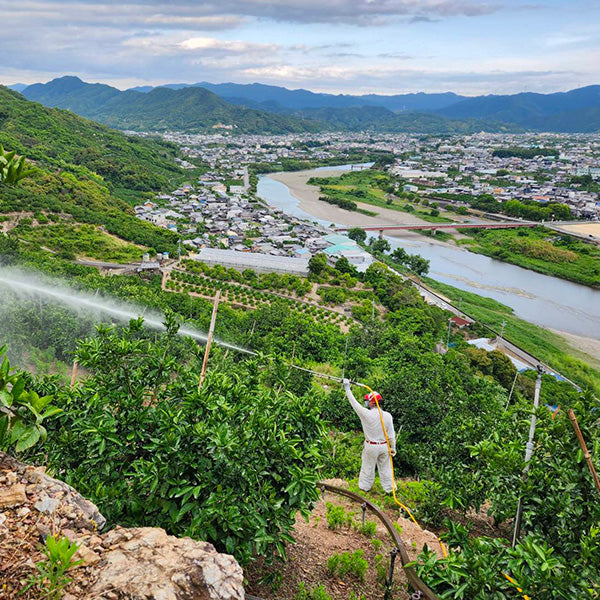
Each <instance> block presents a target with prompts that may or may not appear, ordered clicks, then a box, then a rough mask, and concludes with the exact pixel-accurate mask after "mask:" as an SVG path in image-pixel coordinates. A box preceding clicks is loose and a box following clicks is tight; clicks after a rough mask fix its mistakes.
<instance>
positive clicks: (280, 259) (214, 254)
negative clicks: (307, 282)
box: [193, 248, 310, 276]
mask: <svg viewBox="0 0 600 600" xmlns="http://www.w3.org/2000/svg"><path fill="white" fill-rule="evenodd" d="M193 258H194V260H199V261H202V262H204V263H206V264H208V265H223V266H224V267H232V268H234V269H237V270H239V271H243V270H244V269H252V270H254V271H258V272H259V273H290V274H292V275H302V276H306V275H308V260H309V258H310V257H307V258H293V257H290V256H273V255H271V254H260V253H258V252H238V251H237V250H220V249H217V248H202V249H201V250H199V252H198V253H197V254H196V255H195V256H193Z"/></svg>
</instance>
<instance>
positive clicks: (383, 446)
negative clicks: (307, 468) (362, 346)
mask: <svg viewBox="0 0 600 600" xmlns="http://www.w3.org/2000/svg"><path fill="white" fill-rule="evenodd" d="M343 384H344V388H345V390H346V396H347V397H348V400H350V404H351V405H352V408H353V409H354V412H355V413H356V414H357V415H358V418H359V419H360V422H361V423H362V428H363V432H364V434H365V443H364V446H363V451H362V465H361V467H360V475H359V477H358V487H359V488H360V489H361V490H363V491H365V492H368V491H369V490H370V489H371V487H372V486H373V482H374V481H375V467H377V469H379V480H380V482H381V487H382V488H383V489H384V491H385V492H386V493H388V494H389V493H391V492H392V491H393V488H394V482H393V480H392V467H391V465H390V455H389V452H388V447H387V442H386V440H385V434H384V432H383V429H382V427H381V419H380V417H379V410H378V409H377V403H376V402H375V398H377V401H378V402H381V395H380V394H378V393H377V392H372V393H368V394H366V395H365V403H364V406H361V405H360V404H359V403H358V402H357V400H356V398H355V397H354V394H353V393H352V390H351V389H350V381H349V380H348V379H344V380H343ZM381 416H382V417H383V424H384V425H385V429H386V431H387V434H388V438H389V440H390V450H391V452H392V456H396V433H395V431H394V422H393V420H392V415H390V413H389V412H386V411H384V410H382V411H381Z"/></svg>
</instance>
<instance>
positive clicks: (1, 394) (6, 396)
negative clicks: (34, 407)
mask: <svg viewBox="0 0 600 600" xmlns="http://www.w3.org/2000/svg"><path fill="white" fill-rule="evenodd" d="M12 403H13V395H12V394H11V393H10V392H8V391H6V390H0V404H2V406H6V408H10V407H11V406H12Z"/></svg>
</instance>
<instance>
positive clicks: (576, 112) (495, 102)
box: [437, 85, 600, 133]
mask: <svg viewBox="0 0 600 600" xmlns="http://www.w3.org/2000/svg"><path fill="white" fill-rule="evenodd" d="M437 112H438V113H439V114H441V115H443V116H445V117H449V118H451V119H466V118H481V119H494V120H497V121H503V122H510V123H516V124H518V125H522V126H523V127H527V128H530V129H537V130H540V131H560V132H567V133H568V132H595V131H599V130H600V85H590V86H587V87H583V88H578V89H575V90H570V91H568V92H557V93H555V94H534V93H522V94H513V95H509V96H493V95H491V96H479V97H476V98H466V99H464V100H461V101H460V102H457V103H455V104H452V105H451V106H446V107H444V108H442V109H439V110H438V111H437Z"/></svg>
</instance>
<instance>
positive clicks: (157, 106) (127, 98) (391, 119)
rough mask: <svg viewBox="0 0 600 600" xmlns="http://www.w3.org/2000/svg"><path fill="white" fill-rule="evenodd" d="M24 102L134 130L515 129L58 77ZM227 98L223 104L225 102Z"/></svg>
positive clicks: (198, 90) (484, 122)
mask: <svg viewBox="0 0 600 600" xmlns="http://www.w3.org/2000/svg"><path fill="white" fill-rule="evenodd" d="M23 93H24V95H25V96H26V97H27V98H29V99H30V100H35V101H37V102H41V103H43V104H45V105H46V106H52V107H60V108H65V109H68V110H72V111H74V112H76V113H77V114H80V115H82V116H84V117H86V118H89V119H94V120H96V121H99V122H101V123H104V124H106V125H109V126H110V127H117V128H120V129H132V130H135V131H168V130H170V131H182V132H187V133H203V132H214V131H222V130H223V129H224V128H225V127H226V128H227V130H228V131H231V132H232V133H264V134H282V133H300V132H319V131H381V132H409V133H438V134H455V133H459V134H464V133H474V132H479V131H482V130H483V131H491V132H502V131H521V130H522V128H521V127H520V126H514V125H510V124H506V123H498V120H496V122H494V121H492V120H485V119H481V118H480V119H469V118H462V119H458V120H453V119H451V118H447V117H444V116H441V115H438V114H431V113H418V112H410V113H402V114H396V113H394V112H392V111H391V110H388V109H387V108H384V107H383V106H350V107H335V108H334V107H322V108H306V109H301V110H296V109H295V108H290V107H284V106H280V105H279V104H277V103H276V102H272V103H260V102H250V107H248V106H246V105H244V103H245V102H246V103H247V102H248V101H245V100H244V99H243V98H242V99H237V100H236V99H234V98H228V99H227V98H226V99H224V98H221V97H220V96H218V95H216V94H215V93H213V92H212V91H209V90H207V89H205V88H203V87H195V86H194V87H184V88H178V89H172V88H169V87H157V88H154V89H153V90H151V91H150V92H148V93H143V92H140V91H136V90H128V91H126V92H121V91H120V90H118V89H116V88H113V87H110V86H107V85H103V84H97V83H96V84H91V83H86V82H84V81H82V80H81V79H79V78H78V77H60V78H58V79H54V80H52V81H50V82H48V83H45V84H35V85H32V86H29V87H28V88H26V89H25V90H24V91H23ZM228 100H229V101H228Z"/></svg>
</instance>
